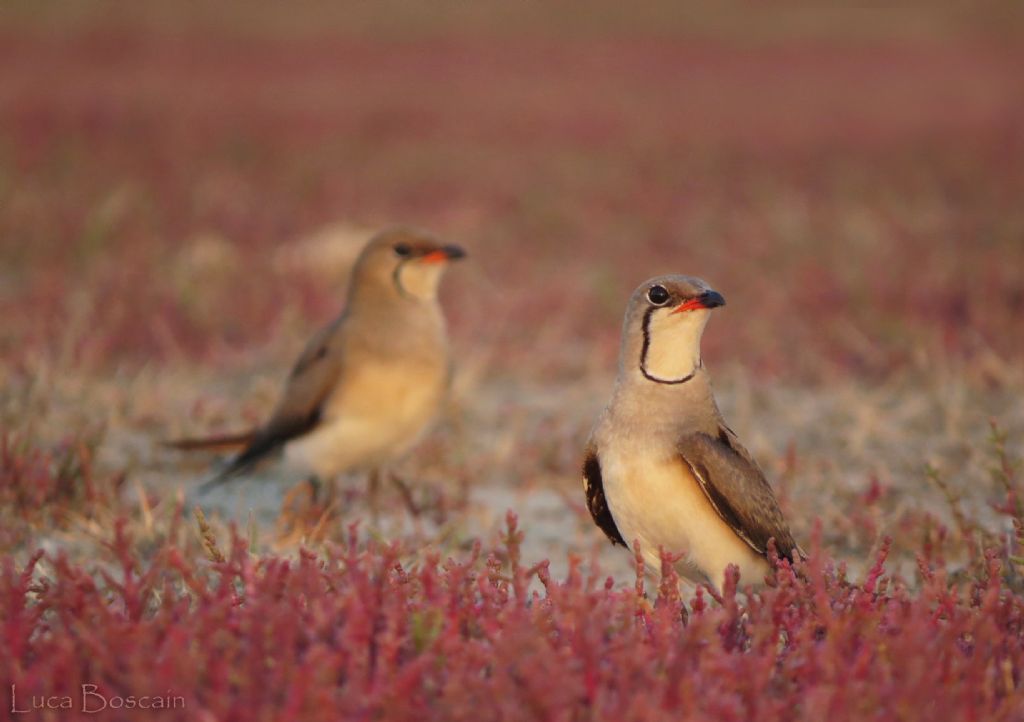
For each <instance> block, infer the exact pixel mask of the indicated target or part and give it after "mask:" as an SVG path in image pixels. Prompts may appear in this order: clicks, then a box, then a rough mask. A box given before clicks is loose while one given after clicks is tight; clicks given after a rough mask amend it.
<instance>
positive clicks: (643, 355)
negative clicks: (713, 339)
mask: <svg viewBox="0 0 1024 722" xmlns="http://www.w3.org/2000/svg"><path fill="white" fill-rule="evenodd" d="M658 308H660V306H652V307H651V308H649V309H647V311H646V312H645V313H644V320H643V324H642V326H641V328H642V330H643V334H644V345H643V348H642V349H641V350H640V373H642V374H643V375H644V378H645V379H647V380H648V381H653V382H654V383H656V384H665V385H666V386H678V385H680V384H685V383H686V382H687V381H689V380H690V379H692V378H693V377H694V376H696V375H697V371H698V370H699V369H702V368H704V358H703V357H701V358H699V359H698V360H697V365H696V366H694V367H693V371H691V372H690V373H688V374H687V375H686V376H683V377H682V378H680V379H660V378H658V377H657V376H652V375H651V374H649V373H647V351H648V350H649V349H650V347H651V330H650V324H651V316H652V315H654V312H655V311H657V310H658Z"/></svg>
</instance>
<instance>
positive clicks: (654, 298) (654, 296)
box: [647, 286, 669, 306]
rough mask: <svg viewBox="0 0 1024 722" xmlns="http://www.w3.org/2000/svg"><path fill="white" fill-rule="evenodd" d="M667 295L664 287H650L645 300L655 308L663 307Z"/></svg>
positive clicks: (666, 300)
mask: <svg viewBox="0 0 1024 722" xmlns="http://www.w3.org/2000/svg"><path fill="white" fill-rule="evenodd" d="M668 299H669V294H668V291H667V290H665V287H664V286H651V287H650V288H649V289H648V290H647V300H648V301H650V302H651V303H653V304H654V305H655V306H664V305H665V304H666V303H668Z"/></svg>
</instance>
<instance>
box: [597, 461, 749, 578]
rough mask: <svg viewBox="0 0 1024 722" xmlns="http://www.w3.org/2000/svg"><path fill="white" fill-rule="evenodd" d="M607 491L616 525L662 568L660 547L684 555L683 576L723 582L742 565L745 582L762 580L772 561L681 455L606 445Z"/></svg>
mask: <svg viewBox="0 0 1024 722" xmlns="http://www.w3.org/2000/svg"><path fill="white" fill-rule="evenodd" d="M601 476H602V478H603V481H604V493H605V497H606V499H607V501H608V509H609V510H610V511H611V514H612V518H613V519H614V520H615V525H616V526H617V527H618V529H619V533H620V534H622V538H623V539H624V540H625V541H626V543H627V544H629V546H630V548H631V549H633V550H634V551H635V543H636V542H639V543H640V549H641V553H642V554H643V557H644V560H645V562H646V563H647V564H648V565H649V566H651V567H652V568H653V569H655V570H660V569H661V557H660V552H659V548H663V549H664V550H665V551H667V552H670V553H672V554H675V555H682V560H681V561H680V562H679V563H678V564H677V565H676V567H677V570H678V572H679V573H680V574H682V575H683V576H685V577H687V578H689V579H691V580H694V581H698V580H700V579H701V578H702V577H704V578H707V579H708V580H710V581H711V582H712V583H714V584H715V585H716V586H717V587H718V588H719V589H721V588H722V582H723V580H724V575H725V568H726V567H727V566H728V565H729V564H735V565H736V566H738V567H739V569H740V578H741V584H760V583H761V582H762V581H763V580H764V575H765V573H766V572H767V571H768V563H767V562H766V561H765V559H764V558H763V557H761V555H759V554H757V553H756V552H755V551H754V550H753V549H751V548H750V546H748V545H747V543H746V542H744V541H743V540H742V539H741V538H740V537H739V536H737V534H736V533H735V532H733V530H732V529H731V528H730V527H729V525H728V524H726V523H725V522H724V521H723V520H722V518H721V517H720V516H718V512H716V511H715V509H714V507H712V506H711V503H710V502H709V501H708V499H707V497H706V496H705V495H704V492H703V491H701V489H700V487H699V485H698V482H697V480H696V479H694V478H693V476H692V474H691V473H690V470H689V467H687V466H686V463H685V462H684V461H683V460H682V459H681V458H679V457H676V456H670V457H664V456H662V457H658V456H656V455H653V454H650V453H631V454H629V455H628V456H627V455H626V454H622V453H615V450H614V449H602V451H601Z"/></svg>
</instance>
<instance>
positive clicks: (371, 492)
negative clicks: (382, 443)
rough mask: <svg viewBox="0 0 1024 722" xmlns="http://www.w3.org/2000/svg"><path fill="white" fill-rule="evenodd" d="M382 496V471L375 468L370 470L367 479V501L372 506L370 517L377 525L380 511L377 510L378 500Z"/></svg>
mask: <svg viewBox="0 0 1024 722" xmlns="http://www.w3.org/2000/svg"><path fill="white" fill-rule="evenodd" d="M379 496H380V469H378V468H373V469H371V470H370V475H369V476H368V477H367V479H366V499H367V502H368V503H369V505H370V517H371V518H372V519H373V523H374V524H376V523H377V518H378V517H379V509H378V508H377V498H378V497H379Z"/></svg>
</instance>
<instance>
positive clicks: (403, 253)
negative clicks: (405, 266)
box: [395, 243, 412, 258]
mask: <svg viewBox="0 0 1024 722" xmlns="http://www.w3.org/2000/svg"><path fill="white" fill-rule="evenodd" d="M395 255H396V256H399V257H400V258H406V257H407V256H411V255H412V246H410V245H409V244H408V243H396V244H395Z"/></svg>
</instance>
